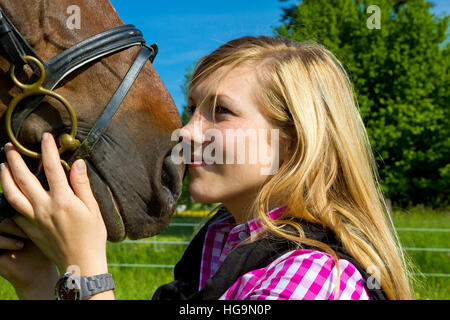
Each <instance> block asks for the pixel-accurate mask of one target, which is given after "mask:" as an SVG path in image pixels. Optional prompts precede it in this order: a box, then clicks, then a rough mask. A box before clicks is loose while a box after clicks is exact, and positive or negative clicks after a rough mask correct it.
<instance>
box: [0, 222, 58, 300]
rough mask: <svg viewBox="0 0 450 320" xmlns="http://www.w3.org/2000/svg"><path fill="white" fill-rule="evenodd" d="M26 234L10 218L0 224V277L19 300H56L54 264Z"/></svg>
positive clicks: (56, 273)
mask: <svg viewBox="0 0 450 320" xmlns="http://www.w3.org/2000/svg"><path fill="white" fill-rule="evenodd" d="M11 236H13V237H14V238H13V237H11ZM26 237H27V236H26V235H25V234H24V233H23V231H22V230H21V229H20V228H19V227H18V226H17V224H16V223H15V222H14V221H13V220H11V219H5V220H3V221H2V222H1V223H0V276H2V277H3V278H5V279H6V280H8V281H9V282H10V283H11V284H12V285H13V286H14V289H15V290H16V293H17V296H18V297H19V298H20V299H33V300H37V299H55V284H56V281H57V280H58V272H57V271H56V266H55V265H54V264H53V263H52V262H51V261H50V260H49V259H48V258H47V257H46V256H45V255H44V254H43V253H42V252H41V250H39V248H38V247H36V245H34V244H33V242H31V241H30V240H28V239H26Z"/></svg>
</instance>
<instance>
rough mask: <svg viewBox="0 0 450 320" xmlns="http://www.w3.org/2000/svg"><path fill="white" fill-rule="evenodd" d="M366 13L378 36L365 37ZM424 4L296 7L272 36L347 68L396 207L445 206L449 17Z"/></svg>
mask: <svg viewBox="0 0 450 320" xmlns="http://www.w3.org/2000/svg"><path fill="white" fill-rule="evenodd" d="M369 5H377V6H378V7H379V8H380V13H381V15H380V16H381V19H380V29H369V28H368V26H367V20H368V18H369V17H371V15H372V13H367V12H366V10H367V7H368V6H369ZM430 7H431V4H430V3H428V2H426V1H425V0H413V1H398V0H397V1H392V0H377V1H376V0H370V1H355V0H303V1H302V2H301V3H300V4H298V5H294V6H292V7H290V8H285V9H284V16H283V19H282V23H281V24H280V26H279V27H277V28H276V29H275V33H276V36H278V37H288V38H291V39H294V40H297V41H310V40H312V41H315V42H318V43H321V44H323V45H324V46H325V47H327V48H328V49H329V50H330V51H331V52H333V53H334V54H335V55H336V56H337V57H338V59H339V60H340V61H342V62H343V64H344V66H345V67H346V68H347V72H348V73H349V75H350V78H351V80H352V82H353V84H354V89H355V92H356V96H357V100H358V103H359V107H360V112H361V114H362V117H363V120H364V123H365V125H366V127H367V130H368V134H369V138H370V141H371V145H372V148H373V150H374V153H375V156H376V159H377V163H378V167H379V173H380V177H381V180H382V185H383V189H384V191H385V193H386V194H387V196H388V197H389V198H390V199H391V200H392V201H393V203H394V204H396V205H402V206H405V205H411V204H417V203H424V204H429V205H433V206H448V205H449V190H450V163H449V161H448V159H449V158H450V133H449V128H450V126H449V119H450V114H449V108H448V103H449V101H450V96H449V95H450V91H449V85H450V76H449V65H450V55H449V52H450V44H449V42H448V41H447V39H448V33H447V32H448V24H449V19H450V16H449V15H440V16H435V15H433V14H432V13H431V12H430Z"/></svg>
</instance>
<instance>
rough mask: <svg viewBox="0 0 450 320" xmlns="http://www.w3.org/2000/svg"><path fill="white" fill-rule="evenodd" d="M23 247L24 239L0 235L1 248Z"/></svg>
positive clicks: (16, 248) (13, 248)
mask: <svg viewBox="0 0 450 320" xmlns="http://www.w3.org/2000/svg"><path fill="white" fill-rule="evenodd" d="M22 248H23V241H20V240H17V239H13V238H8V237H5V236H2V235H0V249H3V250H19V249H22Z"/></svg>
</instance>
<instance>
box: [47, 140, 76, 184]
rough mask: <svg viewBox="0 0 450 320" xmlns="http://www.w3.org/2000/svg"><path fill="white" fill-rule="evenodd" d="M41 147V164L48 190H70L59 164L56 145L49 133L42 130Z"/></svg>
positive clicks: (64, 173)
mask: <svg viewBox="0 0 450 320" xmlns="http://www.w3.org/2000/svg"><path fill="white" fill-rule="evenodd" d="M41 148H42V165H43V166H44V171H45V176H46V178H47V181H48V185H49V187H50V192H60V191H62V192H66V191H68V190H70V186H69V183H68V181H67V177H66V172H65V171H64V168H63V166H62V165H61V159H60V157H59V151H58V146H57V145H56V142H55V139H54V138H53V136H52V135H51V134H50V133H48V132H44V134H43V135H42V141H41Z"/></svg>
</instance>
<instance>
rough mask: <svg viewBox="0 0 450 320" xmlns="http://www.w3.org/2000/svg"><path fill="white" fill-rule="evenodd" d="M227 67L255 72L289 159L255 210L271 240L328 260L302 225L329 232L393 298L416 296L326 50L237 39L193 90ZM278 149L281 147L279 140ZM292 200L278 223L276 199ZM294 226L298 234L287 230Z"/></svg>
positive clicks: (350, 99)
mask: <svg viewBox="0 0 450 320" xmlns="http://www.w3.org/2000/svg"><path fill="white" fill-rule="evenodd" d="M222 66H229V67H230V68H229V69H233V68H235V67H237V66H250V67H254V68H255V71H256V72H257V78H258V85H257V88H255V89H256V92H255V97H256V98H257V99H258V102H259V103H260V105H261V106H263V107H264V110H265V111H266V112H267V114H268V116H269V117H270V118H271V119H272V120H273V122H274V124H276V126H277V127H278V128H280V129H281V130H280V131H281V132H280V137H281V139H282V142H283V145H288V146H290V148H291V149H290V150H291V152H290V158H289V159H288V160H287V161H285V162H284V163H282V164H281V165H280V168H279V170H278V171H277V172H276V173H275V174H274V175H273V176H271V177H270V178H269V179H268V180H267V181H266V182H265V183H264V185H263V186H262V187H261V190H260V192H259V193H258V196H257V197H256V199H255V201H254V203H253V205H252V210H251V213H252V215H253V218H254V217H259V218H260V219H261V220H262V221H263V223H264V224H265V226H266V230H268V232H271V233H272V234H275V235H279V236H282V237H284V238H286V239H290V240H294V241H296V242H297V243H298V244H299V247H300V246H301V244H309V245H313V246H316V247H318V248H321V249H322V250H324V251H325V252H327V253H329V254H331V256H332V257H333V259H334V260H335V265H336V267H337V271H338V281H337V285H336V287H335V298H336V297H338V296H339V282H340V281H339V264H338V263H336V262H337V257H336V254H335V253H334V251H333V250H332V249H331V248H330V247H329V246H328V245H326V244H324V243H321V242H318V241H314V240H311V239H306V238H304V232H303V230H302V227H301V225H300V224H299V223H298V222H297V221H298V220H295V218H297V219H301V220H303V221H308V222H313V223H318V224H320V225H322V226H324V227H327V228H329V229H331V230H332V231H333V232H334V233H335V234H336V236H337V238H338V239H339V241H340V242H341V243H342V246H343V248H344V249H345V250H346V251H347V252H348V253H349V254H350V255H351V256H352V257H353V258H354V259H355V260H357V261H358V262H359V263H360V264H361V266H362V267H363V268H364V269H365V270H368V269H370V268H373V267H374V266H375V267H376V268H377V270H379V275H380V277H379V279H378V280H379V281H380V284H381V287H382V289H383V291H384V292H385V293H386V295H387V297H388V298H389V299H412V295H411V290H410V286H409V281H408V268H407V263H406V259H405V256H404V254H403V250H402V249H401V246H400V243H399V241H398V237H397V235H396V233H395V229H394V227H393V223H392V220H391V217H390V212H389V208H388V206H387V204H386V201H385V198H384V196H383V194H382V192H381V190H380V186H379V178H378V174H377V169H376V163H375V160H374V157H373V154H372V151H371V147H370V144H369V140H368V137H367V133H366V130H365V128H364V124H363V121H362V119H361V116H360V114H359V110H358V106H357V102H356V100H355V97H354V93H353V88H352V85H351V83H350V80H349V78H348V75H347V74H346V72H345V70H344V68H343V66H342V65H341V63H340V62H339V61H338V60H337V59H336V57H335V56H334V55H333V54H332V53H331V52H329V51H328V50H326V49H325V48H324V47H322V46H320V45H318V44H313V43H297V42H293V41H290V40H287V39H275V38H271V37H265V36H261V37H242V38H239V39H235V40H232V41H230V42H228V43H226V44H224V45H222V46H221V47H219V48H218V49H216V50H215V51H214V52H212V53H211V54H209V55H208V56H206V57H204V58H203V59H201V60H200V61H199V62H198V63H197V65H196V67H195V69H194V73H193V77H192V81H191V83H190V87H189V91H191V90H192V89H193V88H194V87H195V86H197V85H198V84H199V83H201V82H202V81H203V80H205V79H206V77H207V76H208V75H210V74H211V73H212V72H214V71H215V70H217V69H218V68H220V67H222ZM280 145H281V143H280ZM274 202H276V203H279V204H286V205H287V207H288V210H287V212H286V213H285V214H283V216H282V217H280V218H279V219H277V220H271V219H270V218H268V217H267V214H266V213H267V212H268V211H269V210H270V209H273V208H270V207H269V203H274ZM286 224H289V225H291V226H293V227H295V229H296V230H297V232H298V233H297V234H292V233H287V232H286V231H285V229H284V228H283V226H284V225H286Z"/></svg>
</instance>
